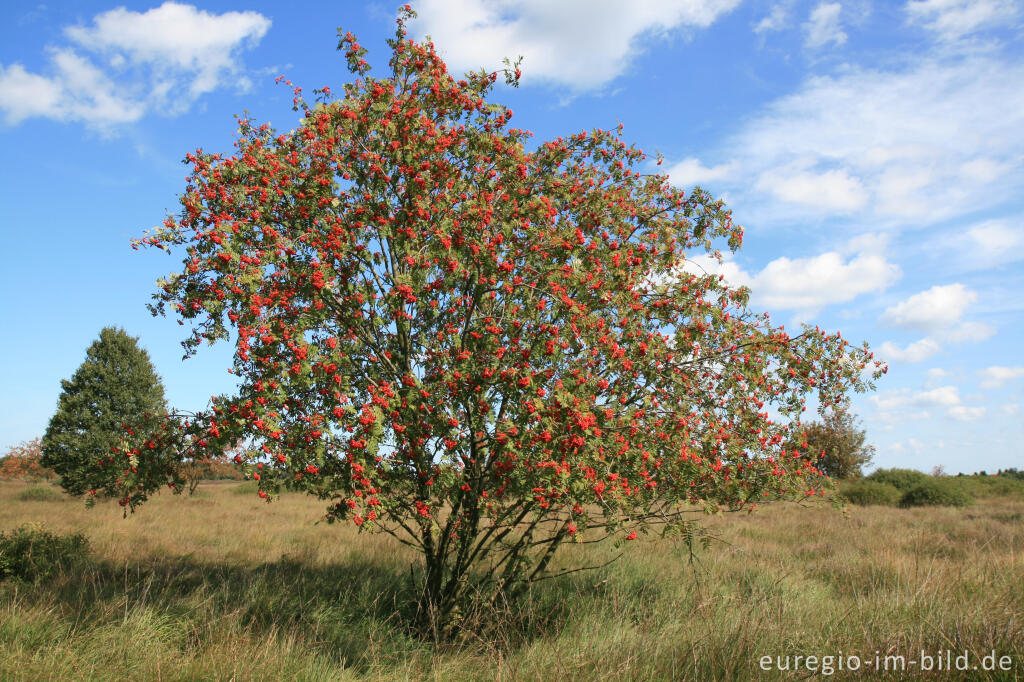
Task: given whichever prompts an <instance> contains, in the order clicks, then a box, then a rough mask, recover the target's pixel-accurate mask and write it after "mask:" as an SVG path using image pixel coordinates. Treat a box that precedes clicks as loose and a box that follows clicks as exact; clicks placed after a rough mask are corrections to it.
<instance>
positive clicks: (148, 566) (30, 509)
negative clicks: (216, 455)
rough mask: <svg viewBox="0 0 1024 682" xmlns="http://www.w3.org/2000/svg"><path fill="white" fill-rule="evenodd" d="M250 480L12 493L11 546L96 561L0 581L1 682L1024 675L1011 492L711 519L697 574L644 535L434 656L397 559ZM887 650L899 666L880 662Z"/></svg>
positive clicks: (585, 556)
mask: <svg viewBox="0 0 1024 682" xmlns="http://www.w3.org/2000/svg"><path fill="white" fill-rule="evenodd" d="M238 485H239V484H209V485H202V486H200V488H199V489H198V492H197V494H196V495H195V496H194V497H192V498H182V497H176V496H172V495H161V496H159V497H158V498H156V499H154V500H152V501H151V502H150V503H148V504H147V505H146V506H145V507H143V508H142V509H141V510H140V512H138V513H137V514H135V516H134V517H129V518H128V519H127V520H123V519H122V518H121V509H120V507H117V506H116V505H100V506H97V507H96V508H95V509H92V510H86V509H84V508H83V506H82V504H81V503H80V502H77V501H73V500H66V499H58V500H53V499H44V498H46V497H47V496H45V495H42V496H35V497H39V498H41V499H24V498H26V497H28V498H32V497H33V496H26V495H24V494H22V493H23V490H24V485H23V484H20V483H11V482H8V483H3V484H0V531H10V530H12V529H14V528H16V527H18V526H20V525H22V524H24V523H30V522H35V523H40V524H43V526H44V527H45V528H47V529H48V530H51V531H56V532H61V533H68V532H75V531H78V532H82V533H84V534H85V535H86V536H87V537H88V538H89V541H90V543H91V547H92V558H91V560H90V561H88V562H86V563H84V564H82V565H81V566H79V567H77V568H74V569H72V570H69V571H67V572H65V573H63V574H61V575H59V576H58V577H57V578H55V579H52V580H50V581H47V582H45V583H41V584H38V585H31V584H25V583H21V584H19V583H15V582H13V581H11V580H7V581H4V582H2V583H0V680H36V679H55V680H56V679H60V680H64V679H74V680H90V679H103V680H106V679H115V680H211V679H213V680H228V679H235V680H264V679H265V680H291V679H300V680H349V679H352V680H355V679H366V680H407V679H408V680H430V679H436V680H475V679H484V680H491V679H501V680H518V679H523V680H533V679H536V680H555V679H557V680H591V679H628V680H714V679H720V680H726V679H736V680H744V679H806V678H809V677H814V676H816V675H817V676H824V677H832V678H834V679H892V680H897V679H936V680H940V679H941V680H952V679H1001V680H1016V679H1024V552H1022V550H1024V500H1022V499H1021V498H1019V497H1017V498H1010V497H1004V498H993V499H983V500H979V501H978V502H977V503H976V504H974V505H972V506H970V507H967V508H964V509H952V508H919V509H899V508H892V507H853V508H851V509H850V510H849V512H848V513H846V514H845V515H844V514H842V513H840V512H836V511H834V510H832V509H831V508H811V509H802V508H798V507H795V506H784V505H775V506H769V507H766V508H762V509H760V510H758V511H757V512H756V513H754V514H752V515H746V514H743V515H738V514H737V515H725V516H721V517H709V518H708V519H707V523H708V525H709V526H710V527H711V528H712V529H713V531H714V532H715V533H716V534H717V535H718V536H719V537H720V538H721V540H722V542H716V543H714V544H713V545H712V546H711V548H710V549H708V550H707V551H703V552H700V553H699V554H698V556H697V561H695V562H693V563H691V562H690V560H689V558H690V555H689V552H688V551H687V549H686V547H685V546H684V545H683V544H682V543H679V542H673V541H670V540H665V539H656V538H644V537H643V536H641V538H640V539H639V540H637V541H636V542H633V543H629V544H628V545H627V546H626V547H625V550H626V553H625V555H624V556H623V558H622V559H620V560H619V561H617V562H615V563H612V564H611V565H609V566H607V567H606V568H603V569H599V570H596V571H587V572H581V573H574V574H571V575H567V576H564V577H562V578H558V579H556V580H553V581H548V582H545V583H541V584H539V585H538V586H537V587H536V588H535V589H534V590H533V592H532V593H531V594H530V597H529V599H528V601H527V603H525V604H523V605H522V607H521V608H518V609H516V610H510V611H508V612H504V613H501V614H496V615H495V617H496V618H499V619H500V620H501V623H500V626H499V627H497V628H494V629H493V634H490V635H488V636H487V637H480V638H477V639H472V638H471V639H470V640H469V641H467V642H465V643H463V644H461V645H459V646H457V647H455V646H448V647H441V648H435V647H434V646H432V645H431V644H429V643H425V642H422V641H419V640H417V639H415V638H413V637H411V636H409V635H408V634H407V632H406V630H405V628H404V626H403V624H402V623H403V622H402V620H401V619H400V618H399V617H398V616H396V615H395V611H396V608H397V607H398V606H400V605H401V604H402V603H404V600H406V599H407V598H408V596H409V590H410V587H409V564H410V561H411V560H412V559H414V557H413V556H412V555H411V554H409V553H408V552H407V551H406V550H405V549H403V548H402V547H401V546H400V545H398V544H397V543H395V542H393V541H391V540H390V539H388V538H385V537H378V536H369V535H363V536H359V535H357V533H356V532H355V529H354V528H352V527H349V526H339V525H333V526H330V525H327V524H324V523H321V524H318V525H317V524H316V521H317V520H318V519H319V518H320V515H321V513H322V510H323V507H322V503H319V502H317V501H316V500H314V499H311V498H306V497H302V496H299V495H287V496H285V497H284V498H283V499H282V500H280V501H277V502H274V503H272V504H270V505H267V504H266V503H264V502H263V501H261V500H259V499H258V498H257V497H256V496H255V495H254V494H251V493H250V494H239V490H238ZM19 498H23V499H19ZM572 551H575V548H571V549H570V552H572ZM616 553H617V552H616V550H615V549H614V548H612V547H611V546H610V545H609V546H604V545H603V544H602V545H597V546H594V547H593V548H589V549H588V551H587V552H585V553H582V554H581V553H578V552H577V553H575V554H574V553H568V552H567V553H566V554H564V555H563V556H562V557H561V561H562V564H563V565H564V566H566V567H569V566H572V565H574V563H575V561H574V560H575V559H580V560H583V561H585V562H587V563H601V562H603V561H606V560H607V559H610V558H612V557H613V556H614V555H615V554H616ZM922 649H923V650H925V651H926V652H928V653H930V654H932V655H934V654H935V653H936V651H937V650H942V651H943V652H945V651H947V650H949V651H951V652H952V656H953V657H954V658H955V657H956V656H957V655H961V654H963V653H964V652H965V651H966V652H969V655H970V657H971V658H970V659H969V664H970V665H971V666H973V665H978V666H979V667H980V666H981V665H982V662H983V658H982V657H983V656H985V655H986V654H990V653H991V652H993V651H994V652H995V653H996V657H997V659H998V657H999V656H1009V657H1011V659H1012V667H1011V669H1010V670H1008V671H1006V670H1004V671H998V670H997V671H994V672H984V671H982V670H980V669H979V670H968V671H966V672H956V671H952V672H947V671H945V670H943V671H933V672H931V673H922V672H920V671H919V670H918V668H919V667H920V664H919V663H918V659H919V658H920V652H921V650H922ZM840 652H842V656H843V657H844V658H847V657H849V656H851V655H856V656H859V657H860V658H861V660H862V661H864V662H866V663H862V668H861V670H860V671H858V672H856V673H851V672H850V671H848V670H842V671H840V670H835V672H834V674H833V675H831V676H829V675H823V674H822V671H821V666H822V664H823V661H822V660H819V661H818V664H817V667H818V668H819V671H818V672H817V673H813V672H809V671H808V670H806V669H801V670H800V671H798V672H792V671H790V672H780V671H777V670H774V665H775V664H774V661H773V663H772V666H770V667H772V668H773V669H772V670H769V671H762V670H761V669H760V667H759V660H760V657H761V656H772V657H776V656H786V655H789V656H790V657H793V656H797V655H800V656H808V655H814V656H818V657H819V659H820V657H823V656H828V655H832V656H838V655H839V653H840ZM876 652H879V653H877V654H876ZM886 655H889V656H904V657H905V658H906V661H907V663H906V669H905V670H899V669H896V670H892V669H891V670H889V671H888V672H879V671H877V670H875V669H874V668H873V667H869V664H871V666H873V662H874V661H875V658H876V656H878V657H879V661H882V662H884V657H885V656H886ZM941 656H942V658H943V664H944V663H945V658H944V657H945V653H943V654H941ZM847 660H849V659H848V658H847ZM890 661H891V667H893V668H899V662H898V659H890ZM910 661H913V663H910ZM784 662H785V661H783V663H784ZM793 664H794V661H792V658H791V663H790V667H793ZM837 666H838V663H837V662H834V663H833V668H836V667H837Z"/></svg>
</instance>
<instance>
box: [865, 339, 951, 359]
mask: <svg viewBox="0 0 1024 682" xmlns="http://www.w3.org/2000/svg"><path fill="white" fill-rule="evenodd" d="M941 350H942V346H941V345H940V344H939V343H938V342H937V341H936V340H935V339H931V338H923V339H921V340H920V341H914V342H913V343H911V344H909V345H907V346H906V347H905V348H900V347H899V346H897V345H896V344H894V343H893V342H892V341H886V342H885V343H883V344H882V345H881V346H879V347H878V357H880V358H882V359H883V360H885V361H886V362H900V363H907V364H913V363H915V362H921V361H923V360H927V359H928V358H930V357H932V356H933V355H935V354H937V353H939V352H940V351H941Z"/></svg>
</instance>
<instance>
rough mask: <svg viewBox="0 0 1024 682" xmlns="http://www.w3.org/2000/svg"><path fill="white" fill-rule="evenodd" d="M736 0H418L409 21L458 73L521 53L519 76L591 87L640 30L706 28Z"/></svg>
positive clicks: (627, 53) (635, 48) (627, 54)
mask: <svg viewBox="0 0 1024 682" xmlns="http://www.w3.org/2000/svg"><path fill="white" fill-rule="evenodd" d="M738 3H739V0H634V1H633V2H630V3H629V6H628V9H624V6H623V5H622V4H621V3H618V2H611V1H609V0H600V1H597V2H595V1H594V0H562V1H561V2H549V1H548V0H498V1H497V2H488V1H486V0H422V1H421V2H418V3H417V4H416V11H417V13H418V14H419V19H418V20H417V21H416V23H415V24H414V25H413V28H414V30H415V31H416V32H417V33H418V34H419V35H420V36H423V35H429V36H431V38H433V39H434V41H435V42H436V44H437V47H438V50H439V52H440V53H441V55H442V56H443V57H444V59H445V61H446V62H447V64H448V66H449V68H450V69H452V70H453V71H455V72H460V71H461V72H465V71H470V70H476V69H479V68H481V67H484V68H487V69H488V70H493V69H496V68H499V67H500V65H501V62H502V59H503V58H505V57H511V58H515V57H517V56H519V55H522V56H523V79H524V80H523V82H524V83H525V82H529V81H530V80H531V79H534V78H536V79H538V80H541V81H547V82H550V83H554V84H558V85H562V86H567V87H569V88H570V89H572V90H574V91H584V90H592V89H595V88H600V87H601V86H603V85H605V84H607V83H609V82H611V81H612V80H614V79H615V78H616V77H618V76H619V75H621V74H622V73H623V72H625V70H626V68H627V67H628V66H629V63H630V61H631V60H632V58H633V57H635V56H636V55H637V54H639V53H640V52H641V51H642V47H641V42H642V41H641V39H642V38H643V37H645V36H651V35H654V36H657V35H664V34H666V33H667V32H669V31H672V30H674V29H678V28H681V27H692V28H704V27H707V26H710V25H711V24H712V23H713V22H714V21H715V20H716V19H717V18H718V17H719V16H721V15H722V14H725V13H726V12H729V11H730V10H732V9H733V8H734V7H735V6H736V5H737V4H738Z"/></svg>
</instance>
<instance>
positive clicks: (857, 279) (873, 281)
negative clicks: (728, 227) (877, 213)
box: [687, 240, 901, 314]
mask: <svg viewBox="0 0 1024 682" xmlns="http://www.w3.org/2000/svg"><path fill="white" fill-rule="evenodd" d="M854 245H855V246H856V247H858V248H857V250H856V251H855V252H854V253H852V254H847V253H843V252H840V251H828V252H825V253H821V254H818V255H817V256H811V257H807V258H788V257H786V256H783V257H781V258H776V259H775V260H773V261H771V262H769V263H768V264H767V265H766V266H765V267H764V268H763V269H762V270H760V271H759V272H756V273H749V272H746V271H745V270H743V268H741V267H740V266H739V265H738V264H737V263H736V262H735V261H733V260H731V258H728V257H727V258H725V259H724V260H723V262H721V263H719V262H718V261H716V260H715V259H713V258H710V257H707V256H699V257H697V258H694V259H693V261H692V265H691V266H689V267H688V268H687V269H689V270H691V271H692V272H697V273H703V272H713V273H715V274H721V275H724V277H725V279H726V281H727V282H729V283H730V284H732V285H733V286H747V287H750V289H751V298H752V301H753V303H754V304H756V305H757V306H759V307H764V308H767V309H769V310H777V309H784V310H797V311H800V312H801V313H805V314H811V313H814V312H816V311H818V310H820V309H821V308H823V307H825V306H828V305H833V304H836V303H846V302H848V301H851V300H853V299H854V298H856V297H858V296H861V295H863V294H866V293H871V292H880V291H884V290H885V289H887V288H888V287H889V286H891V285H892V284H893V283H895V282H896V281H897V280H898V279H899V278H900V276H901V271H900V268H899V266H897V265H895V264H894V263H890V262H889V261H888V260H886V259H885V257H884V255H882V254H881V253H880V252H879V248H878V247H879V243H878V242H874V243H868V242H864V241H863V240H856V241H855V243H854Z"/></svg>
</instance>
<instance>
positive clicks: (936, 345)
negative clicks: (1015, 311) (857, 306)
mask: <svg viewBox="0 0 1024 682" xmlns="http://www.w3.org/2000/svg"><path fill="white" fill-rule="evenodd" d="M977 300H978V294H977V293H976V292H974V291H971V290H970V289H968V288H967V287H965V286H964V285H962V284H959V283H956V284H949V285H945V286H934V287H932V288H931V289H928V290H926V291H922V292H920V293H918V294H914V295H913V296H911V297H910V298H908V299H906V300H905V301H901V302H900V303H897V304H896V305H894V306H890V307H889V308H886V310H885V312H884V313H882V315H881V317H880V318H879V320H880V321H881V322H883V323H885V324H888V325H890V326H894V327H902V328H905V329H912V330H916V331H924V332H931V333H930V334H929V335H928V336H926V337H925V338H923V339H920V340H918V341H915V342H913V343H911V344H909V345H907V346H905V347H900V346H898V345H896V344H895V343H893V342H891V341H886V342H885V343H883V344H882V345H881V346H880V347H879V354H880V355H881V356H882V357H884V358H885V359H886V360H889V361H892V362H901V363H915V362H921V361H922V360H926V359H928V358H930V357H932V356H933V355H936V354H937V353H939V352H941V351H942V348H943V346H942V344H944V343H950V344H961V343H968V342H978V341H984V340H985V339H987V338H989V337H990V336H992V335H993V334H995V332H996V329H995V327H993V326H992V325H989V324H985V323H984V322H976V321H967V322H961V321H960V320H961V318H962V317H963V315H964V313H965V312H966V311H967V310H968V308H969V307H970V306H971V304H973V303H974V302H975V301H977Z"/></svg>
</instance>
